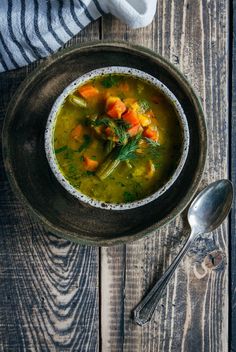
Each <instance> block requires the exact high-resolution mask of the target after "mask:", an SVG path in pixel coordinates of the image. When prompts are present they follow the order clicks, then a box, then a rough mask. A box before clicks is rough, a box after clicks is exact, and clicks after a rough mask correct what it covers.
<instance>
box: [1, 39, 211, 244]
mask: <svg viewBox="0 0 236 352" xmlns="http://www.w3.org/2000/svg"><path fill="white" fill-rule="evenodd" d="M113 65H116V66H128V67H134V68H137V69H139V70H143V71H145V72H147V73H149V74H151V75H152V76H154V77H157V78H158V79H159V80H160V81H162V82H163V83H164V84H165V85H166V86H167V87H168V88H169V89H170V90H171V91H172V92H173V93H174V95H175V96H176V97H177V99H178V100H179V102H180V103H181V105H182V108H183V110H184V112H185V115H186V117H187V120H188V123H189V129H190V149H189V154H188V158H187V162H186V165H185V167H184V169H183V171H182V173H181V175H180V177H179V178H178V180H177V181H176V182H175V184H174V185H173V186H172V187H171V188H170V189H169V190H168V191H167V192H166V193H165V194H164V195H163V196H162V197H160V198H158V199H157V200H156V201H153V202H151V203H149V204H147V205H145V206H142V207H140V208H136V209H132V210H125V211H111V210H102V209H98V208H91V207H90V206H85V205H84V204H81V203H80V202H79V201H78V200H77V199H75V198H74V197H72V196H70V195H69V194H68V193H67V192H66V191H65V190H64V189H63V188H62V187H61V185H60V184H59V183H58V182H57V180H56V179H55V177H54V175H53V174H52V172H51V170H50V168H49V165H48V163H47V160H46V156H45V151H44V130H45V125H46V121H47V118H48V114H49V112H50V110H51V107H52V104H53V103H54V101H55V99H56V98H57V96H58V95H59V94H60V93H61V92H62V91H63V89H64V88H65V87H66V86H67V85H68V84H69V83H70V82H71V81H73V80H75V79H76V78H77V77H78V76H80V75H82V74H84V73H86V72H88V71H91V70H93V69H95V68H99V67H105V66H113ZM3 154H4V162H5V167H6V171H7V174H8V176H9V179H10V182H11V185H12V187H13V189H14V190H15V191H16V193H17V194H18V196H19V197H20V198H21V199H22V201H23V203H24V204H26V205H27V206H28V207H29V209H30V210H31V211H32V212H33V213H34V214H35V215H36V216H37V218H39V219H40V220H41V221H42V222H43V223H44V224H45V225H46V226H47V228H48V229H49V230H50V231H51V232H54V233H56V234H58V235H60V236H63V237H66V238H68V239H71V240H73V241H75V242H81V243H87V244H94V245H105V246H108V245H112V244H118V243H125V242H128V241H132V240H136V239H138V238H141V237H143V236H145V235H147V234H148V233H150V232H152V231H153V230H156V229H157V228H159V227H160V226H162V225H164V224H166V223H167V222H169V221H170V220H172V219H173V218H174V217H175V216H176V215H177V214H179V213H180V212H181V211H182V210H183V209H184V208H185V207H186V206H187V204H188V203H189V201H190V200H191V199H192V197H193V195H194V194H195V192H196V190H197V187H198V184H199V182H200V179H201V176H202V173H203V169H204V164H205V160H206V154H207V132H206V125H205V120H204V114H203V111H202V108H201V105H200V103H199V101H198V99H197V97H196V95H195V93H194V92H193V90H192V88H191V86H190V85H189V83H188V82H187V81H186V79H185V78H184V77H183V76H182V75H181V73H179V72H178V71H177V70H176V68H175V67H174V66H172V65H171V64H170V63H169V62H167V61H166V60H164V59H163V58H162V57H160V56H158V55H157V54H155V53H153V52H151V51H150V50H148V49H145V48H142V47H137V46H132V45H130V44H128V43H114V42H113V43H108V42H98V43H88V44H84V45H79V46H76V47H71V48H69V49H65V50H63V51H60V52H59V53H57V54H55V55H53V56H51V57H50V58H49V59H48V60H46V61H45V62H44V63H43V64H42V65H41V66H40V67H39V68H38V69H36V70H35V71H34V72H33V73H32V74H31V75H30V76H28V78H27V79H26V80H25V81H24V82H23V84H22V85H21V86H20V87H19V89H18V90H17V92H16V94H15V96H14V97H13V99H12V100H11V102H10V105H9V109H8V112H7V116H6V118H5V124H4V129H3Z"/></svg>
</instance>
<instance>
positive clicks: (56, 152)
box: [55, 145, 67, 154]
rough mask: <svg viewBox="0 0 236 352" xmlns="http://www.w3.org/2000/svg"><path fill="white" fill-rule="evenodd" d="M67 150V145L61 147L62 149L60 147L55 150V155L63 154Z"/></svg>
mask: <svg viewBox="0 0 236 352" xmlns="http://www.w3.org/2000/svg"><path fill="white" fill-rule="evenodd" d="M66 149H67V145H63V147H60V148H58V149H55V154H58V153H61V152H64V151H65V150H66Z"/></svg>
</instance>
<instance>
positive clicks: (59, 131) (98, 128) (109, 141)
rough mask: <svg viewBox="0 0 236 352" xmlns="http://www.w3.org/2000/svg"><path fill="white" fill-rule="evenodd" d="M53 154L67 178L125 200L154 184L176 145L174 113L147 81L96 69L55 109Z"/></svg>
mask: <svg viewBox="0 0 236 352" xmlns="http://www.w3.org/2000/svg"><path fill="white" fill-rule="evenodd" d="M54 148H55V155H56V159H57V162H58V165H59V167H60V170H61V172H62V173H63V175H64V177H65V178H66V179H67V180H68V182H69V183H70V184H71V185H72V186H73V187H75V188H76V189H78V190H79V191H80V192H82V193H83V194H85V195H87V196H89V197H91V198H93V199H96V200H99V201H102V202H108V203H114V204H119V203H129V202H133V201H135V200H139V199H143V198H145V197H147V196H149V195H150V194H152V193H154V192H155V191H157V190H158V189H160V188H161V187H162V186H163V185H164V184H165V183H166V182H167V180H168V179H169V178H170V177H171V175H172V174H173V172H174V170H175V169H176V167H177V164H178V161H179V159H180V153H181V149H182V131H181V127H180V123H179V119H178V115H177V113H176V111H175V109H174V107H173V105H172V104H171V103H170V102H169V100H168V99H167V98H166V97H165V96H164V95H163V93H162V92H161V91H159V90H158V89H157V88H156V87H154V86H153V85H151V84H150V83H148V82H146V81H144V80H142V79H139V78H135V77H132V76H129V75H125V74H111V75H102V76H99V77H96V78H94V79H92V80H89V81H87V82H86V83H85V84H83V85H81V86H79V87H77V88H76V89H75V90H74V91H73V92H72V93H71V94H70V95H68V96H67V98H66V99H65V101H64V103H63V104H62V106H61V108H60V110H59V111H58V114H57V119H56V125H55V130H54Z"/></svg>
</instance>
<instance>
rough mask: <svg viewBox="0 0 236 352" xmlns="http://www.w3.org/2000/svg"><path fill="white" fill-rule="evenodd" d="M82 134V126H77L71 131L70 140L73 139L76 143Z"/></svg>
mask: <svg viewBox="0 0 236 352" xmlns="http://www.w3.org/2000/svg"><path fill="white" fill-rule="evenodd" d="M82 134H83V126H81V125H77V126H75V128H74V129H73V130H72V131H71V133H70V136H71V138H73V139H75V140H76V141H78V140H79V139H80V137H81V136H82Z"/></svg>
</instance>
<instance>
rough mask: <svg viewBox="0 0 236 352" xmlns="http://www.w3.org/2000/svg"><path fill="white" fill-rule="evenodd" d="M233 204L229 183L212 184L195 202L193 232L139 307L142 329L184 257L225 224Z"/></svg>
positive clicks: (137, 319)
mask: <svg viewBox="0 0 236 352" xmlns="http://www.w3.org/2000/svg"><path fill="white" fill-rule="evenodd" d="M232 201H233V186H232V183H231V182H230V181H228V180H220V181H216V182H213V183H211V184H210V185H209V186H207V187H206V188H205V189H204V190H203V191H202V192H200V193H199V194H198V196H197V197H196V198H195V199H194V201H193V202H192V204H191V206H190V208H189V210H188V222H189V225H190V227H191V233H190V235H189V237H188V239H187V241H186V243H185V245H184V247H183V248H182V250H181V251H180V252H179V254H178V255H177V257H176V258H175V260H174V261H173V263H172V264H171V265H170V266H169V268H168V269H167V270H166V272H165V273H164V275H163V276H162V277H161V279H160V280H159V281H158V282H157V283H156V284H155V285H154V286H153V288H152V289H151V291H150V292H149V293H148V294H147V295H146V296H145V297H144V298H143V300H142V301H141V302H140V303H139V304H138V306H137V307H136V308H135V310H134V320H135V322H136V323H137V324H139V325H141V326H142V325H144V324H146V323H147V322H148V321H149V320H150V319H151V317H152V315H153V313H154V311H155V309H156V306H157V304H158V302H159V300H160V299H161V297H162V295H163V291H164V290H165V288H166V286H167V284H168V282H169V280H170V278H171V277H172V275H173V273H174V271H175V269H176V267H177V265H178V264H179V262H180V261H181V259H182V257H183V256H184V254H185V253H186V252H187V251H188V249H189V247H190V246H191V244H192V243H193V242H194V241H195V240H196V238H197V237H198V235H200V234H203V233H207V232H211V231H213V230H215V229H216V228H217V227H218V226H219V225H220V224H221V223H222V222H223V220H224V219H225V218H226V216H227V215H228V213H229V211H230V208H231V205H232Z"/></svg>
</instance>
